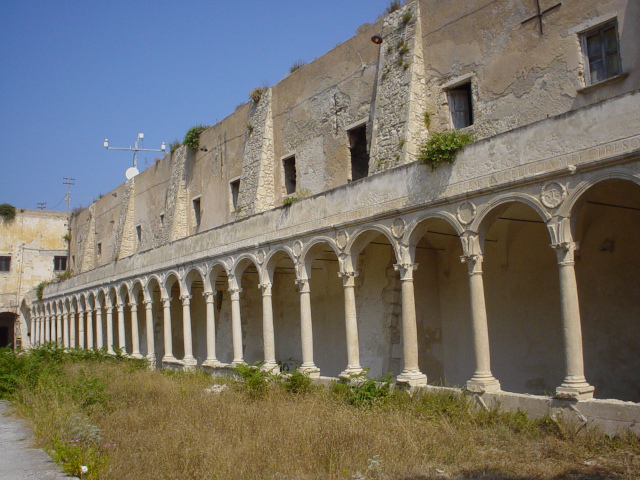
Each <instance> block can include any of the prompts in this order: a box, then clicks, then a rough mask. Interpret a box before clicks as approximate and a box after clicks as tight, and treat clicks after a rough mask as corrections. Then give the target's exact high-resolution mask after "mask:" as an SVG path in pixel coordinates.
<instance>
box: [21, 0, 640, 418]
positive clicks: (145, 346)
mask: <svg viewBox="0 0 640 480" xmlns="http://www.w3.org/2000/svg"><path fill="white" fill-rule="evenodd" d="M639 18H640V3H639V2H638V1H637V0H611V1H606V2H604V1H602V0H582V1H580V2H575V1H574V2H571V1H566V0H564V1H545V0H539V2H538V0H526V1H524V0H523V1H518V2H513V1H507V0H450V1H447V2H443V1H439V0H417V1H413V2H410V3H408V4H406V5H404V6H403V7H402V8H401V9H399V10H398V11H395V12H393V13H391V14H389V15H387V16H386V17H385V18H383V19H381V20H379V21H377V22H376V23H374V24H371V25H368V26H367V25H365V26H363V27H361V28H360V29H359V30H358V32H357V34H356V35H355V36H354V37H353V38H351V39H349V40H347V41H345V42H344V43H341V44H339V45H337V46H336V47H335V48H334V49H332V50H331V51H329V52H327V53H326V54H324V55H322V56H321V57H319V58H317V59H315V60H314V61H312V62H310V63H308V64H307V65H305V66H303V67H301V68H299V69H297V70H295V71H294V72H293V73H291V74H290V75H288V76H286V77H285V78H284V79H283V80H281V81H280V82H278V83H277V84H276V85H274V86H272V87H270V88H264V89H258V90H255V91H254V92H253V93H252V95H251V101H249V102H248V103H246V104H244V105H242V106H240V107H239V108H238V109H236V111H235V112H233V113H232V114H231V115H229V116H228V117H227V118H225V119H224V120H222V121H221V122H219V123H217V124H216V125H214V126H212V127H210V128H208V129H206V130H205V131H204V132H202V134H201V135H200V140H199V144H198V145H197V148H186V147H184V146H182V147H180V148H178V149H176V150H175V151H174V152H172V154H171V155H166V156H165V158H163V159H160V160H158V161H157V162H156V163H154V165H152V166H151V167H149V168H148V169H146V170H144V171H143V172H141V173H140V174H139V175H138V176H136V177H134V178H133V179H131V180H129V181H127V182H126V183H124V184H122V185H120V186H119V187H117V188H116V189H115V190H114V191H112V192H110V193H108V194H107V195H105V196H104V197H102V198H101V199H99V200H97V201H96V202H94V203H93V204H92V205H90V206H89V207H88V208H86V209H84V210H83V211H82V212H80V213H79V214H78V215H77V216H74V217H73V220H72V243H71V268H72V270H73V272H74V274H75V276H74V277H73V278H71V279H70V280H68V281H65V282H61V283H59V284H56V285H51V286H49V287H47V288H46V289H45V295H44V298H43V300H42V301H37V302H34V303H32V304H30V306H31V312H32V319H33V320H32V323H31V325H32V329H33V330H35V331H36V335H37V338H39V339H45V340H46V339H47V338H52V337H53V338H59V339H62V341H63V342H64V343H65V344H66V345H72V346H79V347H94V346H100V347H102V346H106V347H107V348H108V349H109V350H112V349H113V347H118V348H121V349H124V350H126V351H127V352H129V353H130V354H131V355H133V356H138V357H139V356H146V357H148V358H149V359H150V361H154V362H155V361H157V363H158V364H159V365H160V364H163V365H166V366H172V367H174V368H183V367H184V368H193V367H195V366H200V367H209V368H218V367H220V366H223V365H228V364H233V363H238V362H256V361H261V362H264V363H263V368H265V369H268V370H277V369H291V368H295V366H296V365H298V366H300V368H301V369H302V370H303V371H306V372H308V373H309V374H310V375H314V376H318V375H323V376H327V377H334V378H337V377H339V376H342V377H348V376H349V375H351V374H354V373H359V372H361V371H362V369H363V368H369V369H370V370H369V374H370V375H372V376H376V377H377V376H381V375H383V374H386V373H387V372H391V373H392V374H393V375H394V376H395V378H396V380H397V381H398V383H400V384H404V385H411V386H416V385H426V384H427V383H431V384H445V385H458V386H465V387H466V388H467V390H468V391H469V392H475V393H476V394H478V395H484V397H483V398H485V399H493V400H496V399H498V400H499V401H500V402H502V404H503V405H508V406H510V407H512V408H527V409H530V410H531V411H535V412H537V413H540V412H546V411H547V410H546V409H547V408H552V407H553V408H555V407H558V406H562V405H565V406H566V405H567V404H566V402H567V401H569V402H570V401H574V402H575V401H579V403H580V409H586V410H581V411H583V412H584V415H585V416H586V417H589V416H593V418H596V417H597V418H600V419H603V418H610V419H611V418H614V417H615V418H619V419H622V418H625V419H627V420H624V421H623V420H620V422H622V423H621V424H624V425H629V424H630V423H631V420H629V419H630V418H631V419H632V417H633V415H635V416H636V417H633V418H636V423H635V424H636V425H640V422H638V421H637V419H638V418H640V409H638V408H636V410H632V412H635V413H633V414H632V415H631V414H629V415H630V416H629V415H627V414H626V413H625V414H624V415H622V414H620V415H619V414H618V413H615V414H614V413H607V412H608V410H606V409H607V408H613V407H611V405H609V404H607V405H606V406H602V405H603V404H601V403H598V402H599V401H600V400H598V401H596V400H592V397H593V396H594V395H595V396H596V397H599V398H604V399H618V400H627V401H633V402H638V401H640V322H639V321H638V319H639V318H640V241H638V238H639V236H640V235H639V234H640V216H639V215H640V90H639V89H640V21H638V20H639ZM202 94H203V96H205V95H208V94H209V92H203V93H202ZM167 114H168V115H170V114H171V112H167ZM212 116H215V115H212ZM448 130H451V131H453V132H454V133H453V136H454V137H459V136H460V135H459V134H461V133H463V134H466V133H469V134H473V135H474V136H475V138H476V141H475V142H473V143H471V144H468V145H466V146H465V147H463V148H462V149H461V150H459V151H458V152H457V155H456V157H455V161H454V162H453V163H451V164H448V163H443V164H441V165H438V166H436V165H432V166H433V167H434V168H430V166H429V165H424V164H421V163H420V162H419V161H417V160H418V159H419V158H421V157H425V158H433V155H432V154H433V151H431V152H424V151H423V147H424V141H425V140H426V139H428V138H432V137H431V136H432V135H433V134H434V133H438V132H445V131H448ZM447 145H448V144H446V143H445V145H444V147H445V150H446V147H447ZM421 152H422V153H421ZM52 329H53V330H52ZM52 331H54V332H55V334H52V333H51V332H52ZM507 392H508V393H507ZM520 394H530V395H528V396H525V395H520ZM531 395H532V396H531ZM493 400H492V401H493ZM534 400H535V401H534ZM560 400H561V401H562V402H565V403H561V402H560ZM487 401H489V400H487ZM527 402H529V403H527ZM531 402H533V403H531ZM536 402H537V403H536ZM554 402H555V403H554ZM541 405H542V406H541ZM616 405H619V404H616ZM554 406H555V407H554ZM636 407H638V406H637V405H636ZM562 408H564V407H562ZM589 408H593V410H589V411H590V412H592V413H588V409H589ZM615 408H618V407H615ZM598 409H600V410H598ZM616 412H617V411H616ZM618 415H619V416H618ZM625 415H627V416H625ZM583 418H584V417H583ZM616 421H617V420H616ZM625 422H626V423H625ZM636 428H640V427H636Z"/></svg>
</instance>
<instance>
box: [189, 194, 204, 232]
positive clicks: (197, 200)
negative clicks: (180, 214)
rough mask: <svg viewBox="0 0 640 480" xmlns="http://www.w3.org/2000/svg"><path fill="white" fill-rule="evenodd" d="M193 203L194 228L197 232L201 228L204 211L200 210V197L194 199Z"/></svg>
mask: <svg viewBox="0 0 640 480" xmlns="http://www.w3.org/2000/svg"><path fill="white" fill-rule="evenodd" d="M191 203H192V204H193V217H194V219H195V225H194V228H195V229H196V231H197V230H198V229H199V228H200V220H201V219H202V211H201V210H200V197H198V198H194V199H193V200H192V201H191Z"/></svg>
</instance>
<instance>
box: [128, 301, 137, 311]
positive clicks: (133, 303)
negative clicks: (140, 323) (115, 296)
mask: <svg viewBox="0 0 640 480" xmlns="http://www.w3.org/2000/svg"><path fill="white" fill-rule="evenodd" d="M127 306H129V307H130V308H132V309H133V308H138V302H130V303H128V304H127Z"/></svg>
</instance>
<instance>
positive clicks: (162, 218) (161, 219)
mask: <svg viewBox="0 0 640 480" xmlns="http://www.w3.org/2000/svg"><path fill="white" fill-rule="evenodd" d="M160 226H161V227H164V213H161V214H160Z"/></svg>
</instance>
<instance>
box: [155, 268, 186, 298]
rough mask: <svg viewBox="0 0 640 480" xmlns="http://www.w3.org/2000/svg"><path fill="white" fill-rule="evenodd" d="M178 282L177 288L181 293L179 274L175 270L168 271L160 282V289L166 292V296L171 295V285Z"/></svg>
mask: <svg viewBox="0 0 640 480" xmlns="http://www.w3.org/2000/svg"><path fill="white" fill-rule="evenodd" d="M176 282H178V286H179V288H180V291H182V282H181V281H180V274H179V273H178V272H177V271H175V270H169V271H168V272H166V273H165V275H164V278H163V279H162V281H161V282H160V285H161V286H162V287H161V288H164V292H166V294H167V296H169V295H170V294H171V289H172V288H173V285H174V284H175V283H176Z"/></svg>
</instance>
